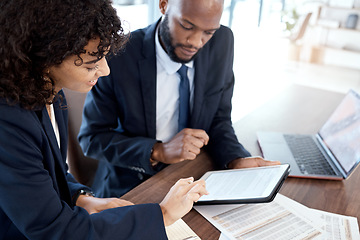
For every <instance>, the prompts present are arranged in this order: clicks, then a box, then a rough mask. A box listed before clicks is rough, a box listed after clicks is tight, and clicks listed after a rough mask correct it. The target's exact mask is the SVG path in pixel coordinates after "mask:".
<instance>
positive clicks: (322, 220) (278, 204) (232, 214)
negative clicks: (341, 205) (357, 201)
mask: <svg viewBox="0 0 360 240" xmlns="http://www.w3.org/2000/svg"><path fill="white" fill-rule="evenodd" d="M194 208H195V209H196V210H197V211H198V212H199V213H200V214H201V215H203V216H204V217H205V218H206V219H207V220H208V221H209V222H211V223H212V224H213V225H214V226H215V227H217V228H218V229H219V230H220V231H221V232H222V236H221V239H223V240H225V239H232V240H233V239H274V240H275V239H284V240H286V239H326V240H358V239H360V237H359V228H358V223H357V219H356V218H354V217H348V216H342V215H338V214H332V213H327V212H323V211H319V210H314V209H311V208H308V207H306V206H304V205H302V204H300V203H298V202H296V201H294V200H291V199H289V198H287V197H285V196H283V195H281V194H278V195H277V196H276V198H275V199H274V201H273V202H271V203H262V204H248V205H245V204H233V205H217V206H195V207H194ZM280 237H281V238H280Z"/></svg>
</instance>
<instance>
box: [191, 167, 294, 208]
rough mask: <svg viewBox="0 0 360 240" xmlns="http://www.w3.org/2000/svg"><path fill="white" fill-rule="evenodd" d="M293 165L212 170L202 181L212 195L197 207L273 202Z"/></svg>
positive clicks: (205, 196) (202, 198)
mask: <svg viewBox="0 0 360 240" xmlns="http://www.w3.org/2000/svg"><path fill="white" fill-rule="evenodd" d="M289 172H290V165H289V164H283V165H276V166H268V167H256V168H243V169H232V170H222V171H209V172H207V173H205V174H204V175H203V176H202V177H201V179H204V180H205V182H206V189H207V190H208V192H209V193H210V194H209V195H204V196H202V197H201V198H200V199H199V201H198V202H196V203H195V204H199V205H200V204H226V203H263V202H270V201H272V200H273V199H274V197H275V195H276V193H277V192H278V191H279V189H280V187H281V185H282V183H283V182H284V180H285V179H286V177H287V176H288V174H289Z"/></svg>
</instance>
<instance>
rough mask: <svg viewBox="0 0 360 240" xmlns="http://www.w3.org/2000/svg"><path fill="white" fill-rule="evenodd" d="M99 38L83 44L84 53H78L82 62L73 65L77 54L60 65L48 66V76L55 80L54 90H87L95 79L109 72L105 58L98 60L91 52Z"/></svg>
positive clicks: (93, 50) (94, 49)
mask: <svg viewBox="0 0 360 240" xmlns="http://www.w3.org/2000/svg"><path fill="white" fill-rule="evenodd" d="M99 42H100V39H93V40H90V41H89V43H88V45H86V46H85V48H84V49H85V50H86V53H83V54H81V55H80V57H81V58H82V59H83V64H81V65H80V66H76V65H75V61H76V60H77V59H78V56H75V55H74V56H70V57H68V58H66V59H65V60H64V61H63V62H62V63H61V64H60V65H57V66H53V67H50V68H49V76H50V77H51V78H52V79H53V80H54V82H55V91H56V92H58V91H60V90H61V89H62V88H67V89H70V90H73V91H78V92H88V91H90V90H91V88H92V87H93V86H95V84H96V82H97V79H98V78H99V77H102V76H107V75H109V73H110V69H109V66H108V64H107V61H106V58H102V59H100V60H98V59H97V57H96V56H92V53H94V52H97V51H98V49H97V47H98V45H99Z"/></svg>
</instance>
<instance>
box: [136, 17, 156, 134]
mask: <svg viewBox="0 0 360 240" xmlns="http://www.w3.org/2000/svg"><path fill="white" fill-rule="evenodd" d="M159 21H160V20H159ZM159 21H158V22H157V23H154V24H152V25H150V26H149V27H148V28H147V29H146V31H145V37H144V40H143V56H144V58H143V59H142V60H140V61H139V62H138V64H139V65H138V68H139V72H140V77H141V91H142V96H143V104H144V110H145V121H146V126H147V131H148V136H149V137H152V138H155V137H156V52H155V44H154V43H155V32H156V26H157V24H158V23H159Z"/></svg>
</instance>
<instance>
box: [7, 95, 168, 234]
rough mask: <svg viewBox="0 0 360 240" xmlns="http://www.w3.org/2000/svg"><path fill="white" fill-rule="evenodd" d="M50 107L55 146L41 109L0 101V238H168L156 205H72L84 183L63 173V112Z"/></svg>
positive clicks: (44, 114) (64, 145) (65, 145)
mask: <svg viewBox="0 0 360 240" xmlns="http://www.w3.org/2000/svg"><path fill="white" fill-rule="evenodd" d="M60 94H62V92H60ZM54 110H55V115H56V119H57V123H58V126H59V132H60V142H61V148H60V149H59V147H58V145H57V141H56V137H55V134H54V131H53V128H52V125H51V121H50V119H49V117H48V115H47V111H46V108H44V109H42V110H40V111H29V110H25V109H23V108H20V107H19V106H9V105H8V104H7V103H6V102H5V101H4V100H3V99H0V239H17V240H19V239H68V240H71V239H74V240H75V239H76V240H78V239H114V237H115V236H116V239H167V238H166V234H165V230H164V224H163V220H162V213H161V210H160V207H159V205H158V204H146V205H138V206H131V207H124V208H115V209H110V210H106V211H103V212H101V213H97V214H92V215H89V214H88V213H87V211H86V210H85V209H83V208H80V207H76V206H74V204H73V203H72V199H71V198H72V196H73V195H74V194H75V193H76V192H77V191H78V190H79V189H86V188H87V187H86V186H83V185H81V184H79V183H77V182H76V181H75V179H74V178H73V177H72V176H71V174H69V173H68V172H67V165H66V151H67V111H66V110H64V109H60V108H59V102H56V103H54ZM150 236H156V237H154V238H153V237H150Z"/></svg>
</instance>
